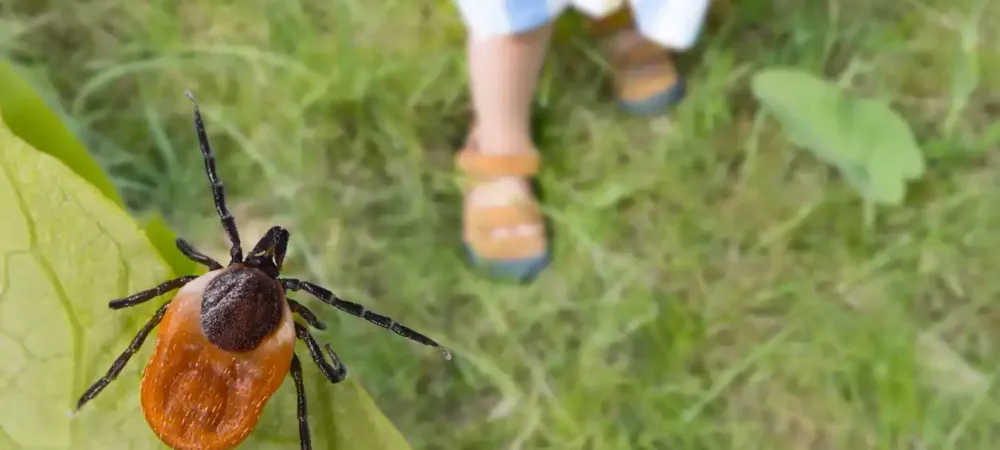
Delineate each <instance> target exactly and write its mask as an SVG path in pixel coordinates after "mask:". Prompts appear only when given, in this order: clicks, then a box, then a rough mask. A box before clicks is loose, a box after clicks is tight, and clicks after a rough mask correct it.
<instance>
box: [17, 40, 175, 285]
mask: <svg viewBox="0 0 1000 450" xmlns="http://www.w3.org/2000/svg"><path fill="white" fill-rule="evenodd" d="M0 111H4V113H3V114H4V116H3V120H4V122H6V123H7V126H8V127H10V130H11V131H12V132H13V133H14V134H15V135H17V136H18V137H20V138H21V139H23V140H24V141H25V142H28V143H29V144H31V146H32V147H34V148H35V149H36V150H39V151H42V152H45V153H48V154H49V155H52V156H54V157H56V158H58V159H59V160H61V161H62V162H63V163H64V164H66V165H67V166H69V167H70V168H71V169H72V170H73V171H74V172H76V174H77V175H78V176H80V177H81V178H83V179H84V180H86V181H88V182H89V183H90V184H92V185H94V186H95V187H96V188H97V189H98V191H100V192H101V194H103V195H104V196H106V197H107V198H109V199H110V200H111V201H112V202H114V203H115V204H117V205H119V206H124V203H123V202H122V199H121V196H119V195H118V191H117V190H116V189H115V185H114V183H112V182H111V178H109V177H108V175H107V174H106V173H105V172H104V170H103V169H102V168H101V166H100V165H99V164H97V162H96V161H94V159H93V158H92V157H91V156H90V153H89V152H87V149H86V147H84V146H83V144H82V143H80V141H79V140H78V139H77V138H76V136H74V135H73V133H72V132H71V131H70V130H69V128H67V127H66V125H65V124H64V123H63V121H62V120H60V118H59V115H58V114H56V112H55V111H53V110H52V108H50V107H49V106H48V105H47V104H46V103H45V100H44V99H43V98H42V96H41V95H39V94H38V92H37V90H35V89H34V88H33V87H32V85H31V84H30V83H28V81H27V80H26V79H25V78H24V77H22V76H21V75H20V74H19V73H18V71H17V69H16V68H15V66H14V65H13V64H11V63H10V62H9V61H7V60H4V59H0ZM145 232H146V235H147V236H148V237H149V239H150V241H152V242H153V245H155V246H156V248H157V249H158V250H159V251H160V254H161V255H163V257H164V258H165V259H166V260H167V262H168V263H169V264H170V266H171V267H172V268H173V269H174V273H175V274H178V275H179V274H187V273H192V272H194V270H195V264H194V263H193V262H191V260H189V259H187V258H185V257H184V255H182V254H181V253H180V252H179V251H178V250H177V248H176V246H175V245H174V239H175V236H174V234H173V232H172V231H170V229H169V228H168V227H167V225H166V223H164V222H163V219H162V218H161V217H159V216H158V215H151V216H150V217H149V218H147V219H146V221H145Z"/></svg>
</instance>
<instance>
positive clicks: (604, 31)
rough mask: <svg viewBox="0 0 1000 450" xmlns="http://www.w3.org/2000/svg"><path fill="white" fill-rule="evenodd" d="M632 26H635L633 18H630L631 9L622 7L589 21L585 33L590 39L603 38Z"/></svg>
mask: <svg viewBox="0 0 1000 450" xmlns="http://www.w3.org/2000/svg"><path fill="white" fill-rule="evenodd" d="M633 24H635V18H634V17H633V16H632V8H630V7H627V6H623V7H622V8H619V9H618V10H617V11H615V12H613V13H610V14H608V15H606V16H604V17H601V18H600V19H597V20H593V21H591V22H590V24H589V26H588V27H587V28H588V29H587V31H588V34H590V36H592V37H595V38H603V37H607V36H610V35H612V34H614V33H615V32H617V31H621V30H622V29H625V28H628V27H631V26H633Z"/></svg>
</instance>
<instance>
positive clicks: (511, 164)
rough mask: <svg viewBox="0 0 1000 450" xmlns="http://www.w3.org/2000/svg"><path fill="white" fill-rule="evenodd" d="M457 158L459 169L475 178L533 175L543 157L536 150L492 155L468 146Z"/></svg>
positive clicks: (536, 171)
mask: <svg viewBox="0 0 1000 450" xmlns="http://www.w3.org/2000/svg"><path fill="white" fill-rule="evenodd" d="M455 159H456V161H455V163H456V165H457V166H458V168H459V170H461V171H462V172H465V173H467V174H469V175H471V176H473V177H475V178H497V177H505V176H516V177H531V176H534V175H536V174H537V173H538V170H539V167H540V166H541V157H540V156H539V155H538V153H537V152H535V151H532V152H524V153H517V154H512V155H492V154H486V153H482V152H480V151H477V150H473V149H469V148H466V149H465V150H462V151H460V152H459V153H458V155H457V156H456V158H455Z"/></svg>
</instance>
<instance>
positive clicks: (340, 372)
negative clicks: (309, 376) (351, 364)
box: [295, 322, 347, 384]
mask: <svg viewBox="0 0 1000 450" xmlns="http://www.w3.org/2000/svg"><path fill="white" fill-rule="evenodd" d="M295 335H296V336H298V338H299V339H302V341H303V342H305V343H306V347H308V348H309V355H310V356H312V359H313V361H315V362H316V365H317V366H319V370H320V371H321V372H323V375H324V376H326V379H327V380H330V382H331V383H333V384H337V383H340V382H341V381H344V380H346V379H347V367H345V366H344V363H342V362H340V358H338V357H337V354H336V353H334V352H333V348H331V347H330V344H326V352H327V353H329V354H330V362H326V358H325V357H324V356H323V350H322V349H320V348H319V343H317V342H316V339H315V338H313V337H312V335H311V334H309V330H307V329H306V327H305V326H303V325H302V324H301V323H298V322H295Z"/></svg>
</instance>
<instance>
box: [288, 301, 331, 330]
mask: <svg viewBox="0 0 1000 450" xmlns="http://www.w3.org/2000/svg"><path fill="white" fill-rule="evenodd" d="M287 300H288V307H289V308H291V309H292V312H293V313H296V314H298V315H300V316H302V320H305V321H306V323H308V324H309V326H311V327H313V328H317V329H320V330H325V329H326V324H325V323H323V322H320V320H319V319H318V318H317V317H316V314H313V312H312V311H310V310H309V308H306V307H305V305H303V304H301V303H299V302H297V301H295V300H292V299H290V298H289V299H287Z"/></svg>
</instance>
